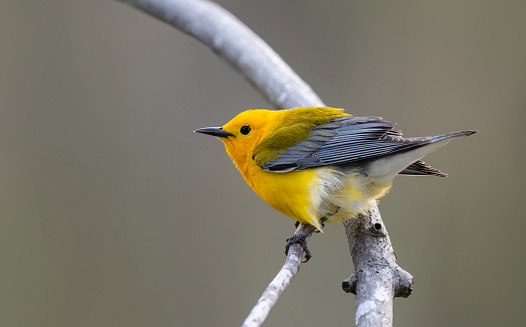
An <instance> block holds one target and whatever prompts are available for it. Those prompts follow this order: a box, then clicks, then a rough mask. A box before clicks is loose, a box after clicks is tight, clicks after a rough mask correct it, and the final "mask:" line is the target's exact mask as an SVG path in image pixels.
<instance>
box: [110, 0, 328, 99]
mask: <svg viewBox="0 0 526 327" xmlns="http://www.w3.org/2000/svg"><path fill="white" fill-rule="evenodd" d="M119 1H122V2H126V3H129V4H131V5H133V6H134V7H136V8H138V9H140V10H142V11H144V12H145V13H147V14H149V15H151V16H153V17H155V18H157V19H160V20H162V21H164V22H166V23H168V24H170V25H172V26H173V27H175V28H177V29H179V30H181V31H183V32H185V33H187V34H189V35H191V36H193V37H195V38H196V39H198V40H199V41H201V42H202V43H204V44H205V45H206V46H208V47H210V48H211V49H212V50H213V51H214V52H215V53H216V54H217V55H218V56H220V57H221V58H223V59H225V61H227V62H228V63H229V64H230V65H232V66H233V67H234V68H235V69H236V70H237V71H238V72H239V73H240V74H241V75H243V76H244V77H245V78H246V79H247V80H248V81H249V82H250V83H251V84H252V85H253V86H254V87H255V88H256V90H258V91H259V92H261V93H262V94H263V95H264V96H265V97H266V98H267V100H268V101H269V102H270V103H272V104H273V105H274V106H275V107H276V108H278V109H285V108H297V107H307V106H324V104H323V102H322V101H321V100H320V98H319V97H318V96H317V95H316V93H314V92H313V91H312V89H311V87H310V86H309V85H308V84H307V83H305V82H304V81H303V80H302V79H301V78H300V77H299V76H298V75H297V74H296V73H295V72H294V71H293V70H292V68H290V67H289V65H287V64H286V63H285V61H283V59H281V57H280V56H279V55H278V54H277V53H276V52H275V51H274V50H272V48H271V47H269V46H268V44H266V43H265V41H263V40H262V39H261V38H260V37H259V36H258V35H257V34H256V33H254V32H252V30H250V29H249V28H248V27H247V26H246V25H245V24H243V23H242V22H241V21H240V20H239V19H237V18H236V17H235V16H234V15H232V14H231V13H230V12H228V11H227V10H225V9H223V8H222V7H220V6H219V5H217V4H215V3H213V2H210V1H203V0H192V1H189V0H119Z"/></svg>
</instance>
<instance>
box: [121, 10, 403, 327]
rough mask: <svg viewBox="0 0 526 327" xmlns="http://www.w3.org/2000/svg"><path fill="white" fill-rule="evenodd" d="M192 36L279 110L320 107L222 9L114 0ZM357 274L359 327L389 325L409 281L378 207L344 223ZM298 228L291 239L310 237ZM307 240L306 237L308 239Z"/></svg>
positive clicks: (258, 313) (283, 280)
mask: <svg viewBox="0 0 526 327" xmlns="http://www.w3.org/2000/svg"><path fill="white" fill-rule="evenodd" d="M118 1H122V2H127V3H129V4H131V5H133V6H134V7H136V8H138V9H140V10H141V11H144V12H145V13H147V14H149V15H151V16H153V17H155V18H157V19H159V20H162V21H164V22H166V23H168V24H170V25H172V26H174V27H176V28H178V29H180V30H181V31H183V32H185V33H188V34H189V35H192V36H193V37H195V38H196V39H198V40H200V41H201V42H202V43H204V44H205V45H206V46H208V47H210V48H211V49H212V50H213V51H214V52H215V53H216V54H217V55H218V56H220V57H222V58H223V59H225V60H226V61H227V62H228V63H230V64H231V65H232V66H233V67H234V68H235V69H236V70H238V71H239V72H240V73H241V74H242V75H243V76H244V77H245V78H247V80H248V81H249V82H250V83H251V84H252V85H253V86H254V87H255V88H256V89H257V90H258V91H259V92H260V93H261V94H263V96H265V97H266V98H267V99H268V101H269V102H271V103H272V104H273V105H274V106H275V107H277V108H294V107H303V106H324V104H323V102H322V101H321V100H320V98H319V97H318V96H317V95H316V94H315V93H314V92H313V91H312V89H311V88H310V87H309V86H308V85H307V84H306V83H305V82H303V80H301V78H300V77H299V76H298V75H296V73H295V72H294V71H293V70H292V69H291V68H290V67H289V66H288V65H287V64H286V63H285V62H284V61H283V60H282V59H281V58H280V57H279V56H278V55H277V54H276V53H275V52H274V51H273V50H272V49H271V48H270V47H269V46H268V45H267V44H266V43H265V42H264V41H263V40H262V39H261V38H260V37H259V36H257V35H256V34H255V33H254V32H252V31H251V30H250V29H249V28H248V27H246V26H245V25H244V24H243V23H242V22H240V21H239V20H238V19H237V18H235V17H234V16H233V15H232V14H230V13H229V12H228V11H226V10H225V9H223V8H221V7H220V6H218V5H217V4H214V3H212V2H209V1H205V0H118ZM344 226H345V230H346V233H347V237H348V242H349V249H350V251H351V255H352V258H353V263H354V267H355V273H354V274H353V275H352V276H351V277H349V279H347V280H345V281H344V282H343V284H342V286H343V288H344V290H345V291H346V292H352V293H355V294H356V298H357V299H356V307H357V310H356V324H357V325H358V326H392V318H393V307H392V299H393V297H395V296H403V297H407V296H409V294H410V293H411V290H412V276H411V275H410V274H409V273H407V272H406V271H405V270H403V269H402V268H400V267H399V266H398V264H397V263H396V257H395V255H394V251H393V248H392V246H391V242H390V240H389V236H388V234H387V231H386V230H385V226H384V224H383V221H382V218H381V216H380V213H379V211H378V209H377V208H374V209H373V210H371V212H370V213H369V215H367V216H358V217H356V218H352V219H348V220H347V221H346V222H345V223H344ZM309 227H310V226H304V225H302V224H300V225H299V227H298V229H297V230H296V232H295V233H294V235H298V234H309V230H312V229H310V228H309ZM309 236H310V234H309ZM302 255H303V250H302V249H301V247H300V245H293V246H291V247H290V249H289V254H288V256H287V260H286V262H285V264H284V265H283V267H282V269H281V270H280V272H279V273H278V275H277V276H276V277H275V278H274V280H273V281H272V282H271V283H270V284H269V286H268V287H267V289H266V290H265V292H264V293H263V295H262V296H261V298H260V299H259V301H258V303H257V304H256V306H255V307H254V308H253V309H252V311H251V313H250V314H249V316H248V317H247V319H246V320H245V322H244V324H243V326H246V327H248V326H260V325H261V324H262V323H263V321H264V320H265V319H266V317H267V315H268V313H269V312H270V310H271V308H272V306H273V305H274V304H275V303H276V301H277V300H278V299H279V296H280V294H281V293H282V292H283V290H284V289H285V288H286V287H287V286H288V285H289V284H290V282H291V281H292V279H293V278H294V276H295V275H296V274H297V273H298V270H299V268H300V265H301V261H302Z"/></svg>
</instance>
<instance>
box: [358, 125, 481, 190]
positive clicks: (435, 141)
mask: <svg viewBox="0 0 526 327" xmlns="http://www.w3.org/2000/svg"><path fill="white" fill-rule="evenodd" d="M476 132H477V131H476V130H466V131H461V132H453V133H447V134H442V135H437V136H432V137H427V139H428V142H425V143H424V144H422V145H420V146H417V147H414V148H411V149H408V150H405V151H401V152H398V153H394V154H392V155H390V156H386V157H381V158H378V159H377V160H374V161H373V162H371V164H370V165H369V166H368V167H367V174H368V175H369V176H371V177H372V178H373V181H374V182H375V183H377V184H380V185H383V184H387V183H390V182H391V181H392V180H393V179H394V178H395V176H396V175H397V174H406V175H435V176H447V175H446V174H444V173H442V172H441V171H440V170H438V169H435V168H432V167H431V166H429V165H427V164H425V163H424V162H423V161H420V159H422V158H423V157H424V156H425V155H427V154H429V153H431V152H433V151H436V150H438V149H439V148H441V147H443V146H444V145H446V144H448V143H449V142H450V141H451V140H453V139H454V138H457V137H465V136H469V135H472V134H475V133H476ZM422 139H425V138H422Z"/></svg>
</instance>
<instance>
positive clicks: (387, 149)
mask: <svg viewBox="0 0 526 327" xmlns="http://www.w3.org/2000/svg"><path fill="white" fill-rule="evenodd" d="M394 126H395V123H393V122H390V121H386V120H383V119H382V118H379V117H353V116H345V117H339V118H336V119H333V120H331V121H329V122H328V123H325V124H321V125H317V126H314V127H313V128H312V131H311V134H310V137H309V139H308V140H306V141H302V142H299V143H298V144H296V145H295V146H291V147H290V148H288V149H287V150H285V151H284V152H283V154H282V155H281V156H280V157H278V158H276V159H274V160H271V161H268V162H266V163H264V164H263V165H262V166H261V168H263V169H265V170H269V171H273V172H287V171H291V170H304V169H309V168H315V167H321V166H327V165H350V164H353V163H356V162H359V161H363V160H369V159H373V158H377V157H382V156H388V155H391V154H393V153H396V152H400V151H404V150H408V149H411V148H414V147H418V146H422V145H425V144H429V143H430V142H431V138H430V137H418V138H408V139H405V138H403V137H402V133H401V132H398V131H395V130H393V128H394Z"/></svg>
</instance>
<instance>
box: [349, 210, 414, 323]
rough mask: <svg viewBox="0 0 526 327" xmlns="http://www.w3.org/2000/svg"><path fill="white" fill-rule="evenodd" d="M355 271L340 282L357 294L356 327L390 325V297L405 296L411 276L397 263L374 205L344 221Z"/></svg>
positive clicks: (409, 291)
mask: <svg viewBox="0 0 526 327" xmlns="http://www.w3.org/2000/svg"><path fill="white" fill-rule="evenodd" d="M344 226H345V231H346V233H347V239H348V240H349V250H350V252H351V256H352V258H353V264H354V274H352V275H351V277H349V278H348V279H346V280H344V281H343V283H342V288H343V290H344V291H345V292H347V293H354V294H356V326H392V325H393V298H394V297H398V296H400V297H408V296H409V295H410V294H411V291H412V289H413V276H411V275H410V274H409V273H408V272H407V271H405V270H403V269H402V268H400V267H399V266H398V264H397V263H396V256H395V253H394V250H393V247H392V245H391V240H390V239H389V235H388V233H387V230H386V229H385V225H384V223H383V221H382V217H381V216H380V212H379V211H378V208H377V207H374V208H373V209H372V210H371V211H370V212H369V214H368V215H366V216H359V217H357V219H348V220H346V221H345V222H344Z"/></svg>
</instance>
